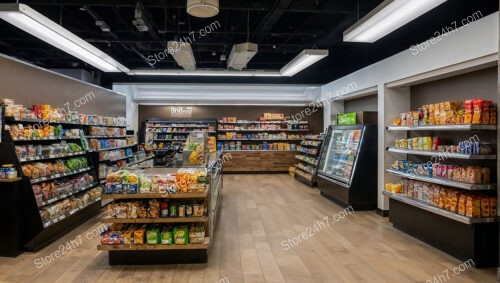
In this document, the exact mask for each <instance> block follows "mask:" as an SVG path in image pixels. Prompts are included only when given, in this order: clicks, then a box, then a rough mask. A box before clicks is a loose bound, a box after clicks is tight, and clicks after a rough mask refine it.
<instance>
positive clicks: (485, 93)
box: [411, 67, 498, 110]
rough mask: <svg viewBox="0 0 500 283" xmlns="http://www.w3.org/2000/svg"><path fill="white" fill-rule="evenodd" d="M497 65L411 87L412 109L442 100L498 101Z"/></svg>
mask: <svg viewBox="0 0 500 283" xmlns="http://www.w3.org/2000/svg"><path fill="white" fill-rule="evenodd" d="M497 75H498V72H497V67H493V68H489V69H484V70H480V71H476V72H472V73H468V74H464V75H460V76H457V77H452V78H448V79H444V80H438V81H435V82H430V83H426V84H421V85H417V86H413V87H411V109H413V110H416V109H417V108H418V107H420V106H422V105H425V104H430V103H436V102H442V101H458V100H466V99H474V98H482V99H487V100H493V101H497V102H498V99H497Z"/></svg>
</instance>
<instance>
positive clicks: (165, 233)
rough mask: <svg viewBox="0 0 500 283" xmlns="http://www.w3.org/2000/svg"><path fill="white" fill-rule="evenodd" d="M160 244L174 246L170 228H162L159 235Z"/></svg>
mask: <svg viewBox="0 0 500 283" xmlns="http://www.w3.org/2000/svg"><path fill="white" fill-rule="evenodd" d="M160 242H161V244H162V245H172V244H174V241H173V238H172V227H163V230H162V231H161V235H160Z"/></svg>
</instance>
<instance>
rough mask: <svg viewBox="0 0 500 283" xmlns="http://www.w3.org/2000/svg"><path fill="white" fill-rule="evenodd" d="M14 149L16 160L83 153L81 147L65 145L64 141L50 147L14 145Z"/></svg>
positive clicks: (71, 144)
mask: <svg viewBox="0 0 500 283" xmlns="http://www.w3.org/2000/svg"><path fill="white" fill-rule="evenodd" d="M15 149H16V155H17V157H18V158H29V157H37V156H44V155H56V154H67V153H74V152H83V147H82V146H81V145H78V144H76V143H66V142H65V141H62V142H61V143H55V144H51V145H32V144H29V145H16V147H15Z"/></svg>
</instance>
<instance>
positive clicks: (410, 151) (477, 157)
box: [386, 147, 497, 160]
mask: <svg viewBox="0 0 500 283" xmlns="http://www.w3.org/2000/svg"><path fill="white" fill-rule="evenodd" d="M386 150H387V151H388V152H394V153H403V154H413V155H422V156H442V157H443V158H455V159H474V160H485V159H497V156H496V155H495V154H465V153H455V152H442V151H432V150H416V149H406V148H398V147H388V148H387V149H386Z"/></svg>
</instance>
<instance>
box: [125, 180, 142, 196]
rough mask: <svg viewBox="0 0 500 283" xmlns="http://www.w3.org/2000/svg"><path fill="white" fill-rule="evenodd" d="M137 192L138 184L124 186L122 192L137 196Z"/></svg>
mask: <svg viewBox="0 0 500 283" xmlns="http://www.w3.org/2000/svg"><path fill="white" fill-rule="evenodd" d="M138 190H139V184H138V183H133V184H124V188H123V191H124V192H125V193H127V194H137V192H138Z"/></svg>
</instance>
